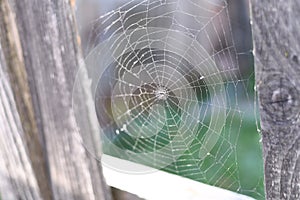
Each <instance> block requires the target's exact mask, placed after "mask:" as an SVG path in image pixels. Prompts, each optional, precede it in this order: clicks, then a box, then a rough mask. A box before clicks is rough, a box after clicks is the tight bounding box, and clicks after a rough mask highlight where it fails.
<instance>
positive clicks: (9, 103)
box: [0, 0, 111, 200]
mask: <svg viewBox="0 0 300 200" xmlns="http://www.w3.org/2000/svg"><path fill="white" fill-rule="evenodd" d="M0 5H1V12H0V16H4V17H1V18H0V25H1V31H0V38H1V47H2V48H1V51H0V53H1V62H0V65H1V71H0V72H1V81H0V87H1V90H0V91H1V97H0V120H1V123H0V124H1V125H0V128H1V136H0V143H1V146H0V150H1V160H0V163H1V165H0V170H1V171H0V176H1V177H4V176H5V175H6V177H4V180H5V181H4V182H2V181H1V185H0V192H1V195H2V198H3V199H34V200H35V199H63V200H69V199H70V200H71V199H80V200H81V199H87V200H91V199H97V200H98V199H100V200H102V199H105V200H106V199H111V195H110V191H109V189H108V188H107V186H106V184H105V182H104V180H103V176H102V170H101V165H100V164H99V162H98V161H96V160H95V159H94V158H93V157H92V156H91V155H90V154H89V153H88V152H87V150H86V148H85V146H84V145H83V143H87V144H89V147H90V149H89V151H95V152H93V153H95V154H99V152H98V151H99V148H96V146H95V145H94V142H93V134H95V129H93V127H94V125H93V122H92V121H91V120H90V119H91V118H90V117H89V114H88V113H89V108H88V106H87V103H86V100H87V99H88V98H90V96H88V95H87V94H88V93H89V91H87V89H86V88H85V87H83V88H82V90H83V93H82V96H80V97H75V98H74V99H75V100H78V101H79V102H81V104H78V103H77V105H81V106H79V107H80V108H76V109H72V89H73V84H74V80H75V76H76V72H77V70H78V68H79V65H80V60H81V53H80V50H79V46H78V44H77V33H76V30H75V23H74V16H73V13H72V10H71V6H70V2H69V1H67V0H43V1H40V0H22V1H19V0H0ZM10 86H11V87H10ZM79 111H80V112H82V113H83V114H82V119H80V122H78V120H77V119H76V118H75V114H74V113H75V112H79ZM8 116H10V117H8ZM2 122H3V123H2ZM80 131H81V133H82V134H79V132H80ZM83 131H84V132H83ZM83 141H84V142H83ZM2 144H5V145H2ZM93 147H95V148H93ZM25 166H26V167H25ZM17 167H19V168H20V169H19V168H17ZM15 169H19V171H14V170H15ZM19 176H22V177H21V178H19ZM19 179H20V180H19ZM4 191H6V192H4ZM7 191H8V192H7Z"/></svg>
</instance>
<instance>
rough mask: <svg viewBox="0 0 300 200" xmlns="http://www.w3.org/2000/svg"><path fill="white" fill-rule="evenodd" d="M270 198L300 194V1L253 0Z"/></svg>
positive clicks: (254, 31)
mask: <svg viewBox="0 0 300 200" xmlns="http://www.w3.org/2000/svg"><path fill="white" fill-rule="evenodd" d="M252 14H253V17H252V19H253V35H254V44H255V63H256V79H257V90H258V93H259V100H260V115H261V128H262V138H263V146H264V160H265V166H264V167H265V183H266V185H265V188H266V196H267V199H300V63H299V56H300V31H299V28H300V3H299V1H284V0H278V1H272V0H265V1H262V0H252Z"/></svg>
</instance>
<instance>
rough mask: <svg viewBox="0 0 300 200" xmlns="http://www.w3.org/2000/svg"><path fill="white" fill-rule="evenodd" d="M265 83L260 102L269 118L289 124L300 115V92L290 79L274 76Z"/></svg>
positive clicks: (262, 87)
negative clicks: (288, 122)
mask: <svg viewBox="0 0 300 200" xmlns="http://www.w3.org/2000/svg"><path fill="white" fill-rule="evenodd" d="M263 82H264V83H263V84H262V85H261V90H260V100H261V104H262V108H263V110H264V111H265V112H266V114H267V117H268V118H270V119H271V120H272V121H275V122H287V121H290V120H292V119H294V118H295V117H297V116H298V115H299V112H300V108H299V91H298V90H297V88H296V87H295V85H294V84H293V83H291V81H290V80H289V79H288V78H286V77H283V76H282V75H280V74H272V75H270V76H268V77H267V78H266V79H265V80H264V81H263Z"/></svg>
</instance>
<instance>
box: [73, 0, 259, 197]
mask: <svg viewBox="0 0 300 200" xmlns="http://www.w3.org/2000/svg"><path fill="white" fill-rule="evenodd" d="M140 2H143V1H142V0H133V1H128V0H77V9H76V16H77V22H78V28H79V31H80V35H81V42H82V46H83V53H84V55H85V56H88V55H89V54H90V52H92V51H93V49H95V48H96V47H97V45H99V44H101V43H102V42H104V41H106V40H108V39H109V38H110V37H111V35H114V34H116V32H117V33H118V32H122V30H120V29H119V27H123V28H124V29H127V28H128V29H129V28H132V27H131V25H139V26H149V24H146V23H147V22H143V20H141V19H143V18H145V15H144V14H145V12H144V11H145V9H146V11H147V5H148V6H149V5H150V4H151V2H153V4H155V3H157V4H158V5H165V6H158V9H153V10H154V11H153V12H152V11H151V13H150V14H149V12H148V15H151V16H158V19H157V20H154V21H153V24H151V26H153V27H164V28H171V29H174V30H178V31H182V32H184V33H185V34H187V35H190V36H191V37H192V38H193V39H195V40H197V41H198V42H199V43H200V44H201V45H202V46H203V47H204V48H205V50H206V51H207V52H208V54H209V55H210V56H211V57H212V59H213V60H214V62H215V63H216V66H217V67H218V69H219V71H221V72H222V73H220V74H221V75H222V79H223V82H222V84H223V85H224V88H225V90H226V98H227V105H223V106H226V122H225V125H224V127H223V128H222V131H223V132H224V133H223V135H225V136H224V138H222V139H220V140H219V141H218V142H217V144H216V145H215V146H216V147H215V148H214V149H212V150H211V152H210V155H211V156H208V157H207V158H205V159H204V160H202V161H201V164H200V165H199V166H201V169H200V167H199V166H198V167H199V169H198V170H199V171H200V170H201V173H198V172H196V171H197V166H193V167H194V169H191V170H194V171H195V173H186V172H184V171H180V170H179V171H178V170H174V167H175V166H178V165H179V164H178V163H176V162H174V163H172V164H170V165H169V166H166V167H165V168H164V169H162V170H163V171H166V172H170V173H173V174H177V175H179V176H183V177H187V178H190V179H193V180H196V181H199V182H204V183H208V184H210V185H214V186H218V187H222V188H225V189H229V190H232V191H235V192H239V193H242V194H246V195H249V196H252V197H254V198H255V199H263V195H264V186H263V162H262V149H261V143H260V135H259V124H258V119H257V116H258V115H257V111H256V110H257V108H256V106H255V105H256V95H255V91H254V78H255V77H254V66H253V54H252V49H253V46H252V34H251V25H250V17H249V1H248V0H227V1H224V0H188V1H183V0H169V1H168V0H165V1H164V0H154V1H151V0H149V1H144V2H146V3H145V5H146V6H145V5H141V6H137V7H135V5H137V4H139V3H140ZM166 2H171V3H170V4H168V3H167V4H166ZM172 2H174V4H173V3H172ZM175 2H179V4H175ZM174 5H176V6H178V5H179V7H174ZM197 6H198V7H197ZM120 8H121V9H120ZM148 8H149V7H148ZM126 10H128V12H126ZM178 10H180V12H176V11H178ZM123 11H125V13H126V14H124V15H123V17H124V18H128V20H127V21H126V24H119V23H118V19H119V17H120V13H122V12H123ZM167 13H171V14H167ZM162 16H172V17H171V18H172V19H176V21H177V22H178V23H177V24H176V25H177V26H175V25H174V23H170V21H168V19H167V18H163V17H162ZM134 28H136V27H133V29H134ZM199 30H200V32H202V30H204V31H203V32H204V33H205V34H197V33H199ZM180 39H183V38H178V40H180ZM133 57H134V56H133ZM103 67H106V66H103ZM201 84H203V83H202V82H201V83H200V82H199V85H201ZM103 109H104V110H105V108H103ZM236 110H238V112H235V111H236ZM102 111H103V110H102ZM100 114H101V113H100ZM202 131H203V130H202ZM118 137H119V136H118ZM198 139H199V140H201V138H198ZM121 140H122V138H121V139H120V138H118V141H121ZM198 145H200V143H199V144H195V145H194V146H193V148H199V149H200V148H201V147H200V146H198ZM124 148H128V149H130V148H131V147H130V146H128V147H126V145H125V146H124ZM228 149H230V151H228ZM104 153H107V154H110V155H112V156H116V157H118V154H114V153H113V152H110V151H109V149H108V150H107V151H106V150H105V144H104ZM184 157H188V155H183V156H182V158H180V159H178V160H181V159H183V158H184ZM224 157H226V159H224ZM120 158H122V159H127V158H124V157H120ZM186 159H187V160H188V159H189V158H186ZM178 162H179V161H178ZM220 162H222V163H220ZM185 165H186V166H188V165H189V163H186V164H185ZM193 167H191V168H193Z"/></svg>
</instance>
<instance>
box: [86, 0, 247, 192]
mask: <svg viewBox="0 0 300 200" xmlns="http://www.w3.org/2000/svg"><path fill="white" fill-rule="evenodd" d="M186 5H188V6H186ZM180 17H182V18H180ZM183 19H184V20H185V22H183V21H182V20H183ZM224 19H225V20H224ZM189 20H190V21H191V22H189ZM222 20H223V21H222ZM216 23H219V25H218V26H217V25H216ZM227 23H228V24H227ZM195 27H197V28H195ZM102 29H103V30H104V31H101V30H102ZM94 30H96V36H93V37H91V38H93V39H92V40H91V41H90V42H89V44H92V46H90V47H89V48H91V49H93V50H92V51H91V53H90V54H89V55H88V56H87V63H88V67H91V68H93V69H92V70H90V71H92V72H91V74H93V75H91V76H92V77H95V78H94V79H93V81H94V83H93V84H94V87H93V88H94V91H95V103H96V110H97V114H98V119H99V123H100V126H101V129H102V134H103V135H104V136H105V137H106V140H105V141H104V143H105V142H107V143H109V144H110V145H107V148H105V147H104V149H105V151H107V153H110V154H112V155H114V156H117V157H120V158H123V159H128V160H132V161H135V162H139V163H143V164H146V165H150V166H153V167H156V168H159V169H161V168H162V169H163V170H166V171H169V172H172V173H176V174H179V175H182V176H186V177H189V178H194V179H196V180H199V181H203V182H207V183H210V184H212V185H217V186H220V187H224V188H228V189H232V190H239V188H240V182H239V180H238V179H239V177H238V173H237V168H238V166H237V162H236V152H235V151H236V140H237V139H236V138H237V137H238V135H239V133H238V130H233V129H234V128H235V127H237V129H239V128H238V127H240V126H241V122H242V120H239V121H238V122H235V119H234V118H235V117H236V116H239V119H242V114H243V112H242V111H241V110H240V109H239V104H238V99H237V91H236V90H237V87H238V85H240V83H242V84H241V85H242V86H243V87H244V84H243V83H244V81H248V79H247V78H246V79H241V78H240V74H239V69H238V57H237V56H238V54H243V52H239V53H237V51H236V48H235V44H234V42H233V40H232V35H231V34H232V30H231V27H230V23H229V16H228V5H227V3H226V2H225V1H217V0H216V1H214V0H207V1H205V0H203V1H201V2H200V3H199V2H198V3H197V2H196V1H193V0H187V1H186V0H185V1H183V0H166V1H160V0H147V1H137V0H134V1H129V2H128V3H126V4H125V5H123V6H121V7H120V8H118V9H116V10H114V11H112V12H110V13H108V14H106V15H104V16H103V17H101V18H99V21H96V23H95V29H94ZM228 36H229V37H228ZM95 38H96V39H95ZM216 46H219V47H220V49H217V48H216ZM227 53H228V57H229V59H228V60H225V61H224V65H226V66H223V65H220V63H218V62H217V61H218V58H219V57H220V55H225V54H227ZM154 84H155V85H154ZM143 87H144V88H143ZM145 88H146V89H145ZM162 88H164V89H162ZM230 89H233V90H234V94H233V95H232V94H230V93H229V92H230V91H229V90H230ZM171 92H172V93H171ZM230 96H233V100H231V99H230V101H231V102H228V98H232V97H230ZM233 125H234V127H233ZM124 127H125V128H124ZM182 127H184V128H182ZM178 130H179V131H178ZM188 131H189V132H190V133H187V132H188ZM153 133H155V134H153ZM105 144H106V143H105ZM105 144H104V146H105ZM168 145H170V146H169V147H168V148H167V149H166V150H165V151H159V150H162V149H163V148H165V147H166V146H168ZM224 149H225V150H224ZM149 152H150V153H149ZM143 153H149V154H148V156H145V154H143ZM151 153H152V154H151ZM228 163H231V164H228ZM231 168H233V169H231ZM195 177H196V178H195Z"/></svg>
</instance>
